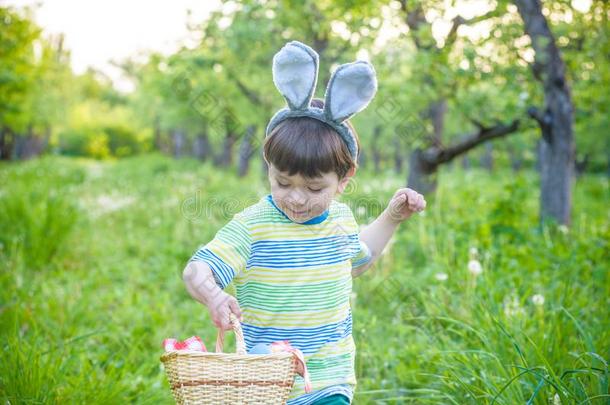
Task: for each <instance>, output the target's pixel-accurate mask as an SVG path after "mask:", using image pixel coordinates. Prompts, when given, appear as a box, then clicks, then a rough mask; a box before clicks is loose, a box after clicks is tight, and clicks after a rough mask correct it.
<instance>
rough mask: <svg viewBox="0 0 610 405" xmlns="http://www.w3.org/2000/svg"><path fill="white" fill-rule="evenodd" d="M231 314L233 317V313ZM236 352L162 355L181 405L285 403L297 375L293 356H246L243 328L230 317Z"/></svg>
mask: <svg viewBox="0 0 610 405" xmlns="http://www.w3.org/2000/svg"><path fill="white" fill-rule="evenodd" d="M231 315H232V314H231ZM231 322H232V325H233V330H234V332H235V341H236V346H237V350H236V353H223V352H222V350H223V344H224V333H223V331H222V330H220V329H219V330H218V337H217V339H216V353H207V352H196V351H172V352H167V353H165V354H164V355H162V356H161V361H162V362H163V364H164V366H165V371H166V373H167V378H168V380H169V383H170V387H171V389H172V393H173V395H174V399H175V400H176V402H177V403H178V404H214V405H216V404H285V403H286V401H287V399H288V396H289V395H290V391H291V390H292V386H293V384H294V377H295V373H296V359H295V357H294V355H293V354H292V353H286V352H282V353H273V354H246V350H245V347H246V345H245V343H244V336H243V333H242V330H241V325H240V323H239V321H238V320H237V318H235V316H233V315H232V316H231Z"/></svg>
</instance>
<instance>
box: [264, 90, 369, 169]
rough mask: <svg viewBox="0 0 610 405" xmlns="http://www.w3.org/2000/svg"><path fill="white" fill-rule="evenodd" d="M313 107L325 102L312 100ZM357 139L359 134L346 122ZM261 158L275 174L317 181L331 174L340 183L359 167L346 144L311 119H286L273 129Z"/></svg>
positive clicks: (322, 104)
mask: <svg viewBox="0 0 610 405" xmlns="http://www.w3.org/2000/svg"><path fill="white" fill-rule="evenodd" d="M310 105H311V106H312V107H317V108H324V101H322V100H320V99H318V98H314V99H313V100H311V104H310ZM345 123H346V124H347V125H348V126H349V127H350V129H351V130H352V133H353V134H354V136H355V137H356V144H357V145H358V151H360V142H359V140H358V134H356V131H355V130H354V128H353V127H352V125H351V123H350V122H349V121H345ZM264 157H265V160H266V161H267V162H268V163H272V164H273V165H274V166H275V167H276V168H277V169H278V170H280V171H282V172H288V174H289V175H291V176H293V175H295V174H297V173H299V174H300V175H302V176H305V177H320V176H322V174H323V173H328V172H331V171H334V172H335V173H337V176H338V177H339V179H342V178H344V177H345V176H346V174H347V173H348V172H349V170H350V169H351V168H356V167H357V166H358V165H357V163H356V162H354V161H353V159H352V157H351V155H350V153H349V149H348V148H347V145H346V144H345V141H343V139H341V135H339V134H338V133H337V131H335V130H334V129H333V128H332V127H331V126H330V125H328V124H326V123H324V122H322V121H320V120H317V119H315V118H311V117H295V118H287V119H286V120H284V121H282V122H281V123H279V124H278V126H276V127H275V128H274V129H273V131H271V133H270V134H269V136H268V137H267V139H266V140H265V147H264Z"/></svg>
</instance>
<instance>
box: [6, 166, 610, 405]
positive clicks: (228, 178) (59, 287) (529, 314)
mask: <svg viewBox="0 0 610 405" xmlns="http://www.w3.org/2000/svg"><path fill="white" fill-rule="evenodd" d="M380 179H381V180H380ZM0 181H1V182H2V184H3V185H5V184H6V187H3V188H2V195H1V197H0V205H2V208H3V209H2V210H0V218H1V222H0V236H1V238H2V245H1V248H0V302H1V303H2V304H1V305H2V310H1V311H0V341H2V345H1V346H0V350H1V352H2V355H1V356H0V398H2V399H3V400H4V401H10V402H11V403H21V402H27V401H30V402H33V401H38V402H45V403H74V402H75V403H82V402H86V403H100V404H102V403H122V402H138V403H162V402H169V401H171V395H170V390H169V387H168V385H167V382H166V379H165V376H164V374H163V371H162V370H161V368H160V362H159V355H160V354H161V350H162V349H161V347H160V344H161V342H162V340H163V339H164V338H166V337H169V336H174V337H181V338H184V337H188V336H191V335H195V334H197V335H200V336H202V337H203V339H204V341H205V342H206V344H207V345H208V347H209V346H213V341H214V339H215V336H216V333H215V329H214V326H213V324H212V322H211V321H210V319H209V316H208V314H207V311H206V310H205V308H203V307H202V306H201V304H199V303H197V302H195V301H194V300H192V299H191V298H190V297H189V296H188V294H187V292H186V291H185V289H184V286H183V283H182V280H181V277H180V273H181V271H182V268H183V267H184V265H185V263H186V260H188V257H190V255H191V254H192V253H193V252H194V250H195V249H196V248H197V247H198V246H199V245H200V244H203V243H205V242H206V241H208V240H210V238H211V237H213V235H214V233H215V232H216V231H217V230H218V229H219V228H220V227H221V226H222V225H223V224H224V223H226V221H228V220H229V219H230V218H231V217H232V215H233V214H234V213H236V212H238V211H240V210H241V209H242V208H244V207H245V206H248V205H250V204H253V203H254V202H255V201H257V200H258V198H259V196H260V195H262V194H263V193H266V192H267V191H266V190H267V185H266V182H265V180H264V179H262V178H261V177H259V175H258V173H257V174H256V175H253V174H252V175H250V176H248V177H246V178H244V179H240V180H238V179H236V178H235V177H234V176H233V175H232V174H231V173H230V172H226V171H222V170H218V169H217V168H214V167H212V166H211V165H209V164H204V165H201V164H199V163H198V162H196V161H194V160H190V159H183V160H178V161H175V160H171V159H168V158H166V157H162V156H159V155H144V156H138V157H133V158H128V159H121V160H118V161H112V162H99V161H95V160H80V159H79V160H77V159H68V158H62V157H52V158H45V159H40V160H34V161H29V162H25V163H19V164H11V165H4V166H0ZM536 181H537V180H536V176H535V174H533V173H532V172H529V171H523V173H522V174H521V175H519V176H517V177H515V176H513V175H512V174H510V173H506V172H501V171H498V172H496V173H495V174H490V173H488V172H485V171H478V170H471V171H468V172H463V171H461V170H457V169H455V170H453V171H452V172H448V173H446V174H444V175H443V176H442V177H440V184H439V190H438V193H437V194H436V195H435V196H433V197H430V198H428V207H427V209H426V211H425V214H423V215H416V216H415V217H413V218H412V219H410V220H409V221H408V222H406V223H404V224H403V225H401V226H400V228H399V229H398V231H397V233H396V234H395V236H394V239H393V241H394V242H393V245H392V247H391V249H389V250H388V251H387V252H386V253H384V254H383V256H382V257H381V258H380V259H379V260H380V261H379V262H378V263H377V264H376V265H375V266H374V268H372V269H370V270H369V272H367V273H365V274H364V275H362V276H361V277H360V278H357V279H355V280H354V293H355V294H354V296H353V298H352V304H353V310H354V332H353V333H354V338H355V341H356V345H357V348H358V351H357V353H358V354H357V359H356V369H357V376H358V384H359V385H358V388H357V393H356V399H355V403H358V404H369V403H371V404H373V403H429V404H436V403H454V404H470V403H472V404H480V403H483V404H486V403H488V404H491V403H496V404H514V403H527V401H530V403H533V404H540V405H542V404H547V403H548V401H553V398H555V396H556V395H557V396H558V397H559V398H560V400H561V403H564V404H567V403H580V402H584V403H587V402H586V401H589V402H590V403H595V402H597V403H602V402H603V401H600V399H601V400H603V399H605V397H603V395H607V392H608V379H607V375H608V372H607V362H608V353H609V350H610V347H609V346H608V342H609V341H610V335H609V331H610V325H609V319H608V317H607V297H608V296H609V295H610V291H609V286H610V280H608V276H609V274H610V272H609V271H608V263H609V262H610V260H609V257H608V252H609V251H610V246H609V244H610V228H609V227H608V223H609V221H608V219H609V218H608V211H607V204H606V200H607V198H606V196H607V195H608V191H609V186H608V181H607V179H606V178H604V177H599V176H591V175H585V176H583V177H581V178H580V179H579V180H578V181H577V182H576V185H575V187H576V189H575V193H574V196H575V200H574V224H573V226H572V227H571V228H565V227H556V226H547V225H545V226H544V227H539V226H538V224H537V217H538V215H537V207H538V201H537V200H538V196H537V194H536V193H535V192H534V193H532V192H531V191H532V190H535V189H536V188H537V185H536ZM402 182H403V180H402V179H400V178H395V177H392V176H391V174H390V173H384V176H383V177H380V176H379V175H374V174H372V173H369V172H367V171H360V172H359V173H358V174H357V176H356V179H355V184H354V185H353V187H349V188H348V192H347V194H345V195H344V196H342V197H341V200H342V201H344V202H346V203H348V204H349V205H350V206H351V208H352V210H353V211H354V213H355V214H356V216H357V218H358V220H359V222H360V223H363V224H364V223H367V222H369V221H371V220H372V219H373V218H374V217H375V216H376V215H377V214H378V213H379V212H380V211H381V210H382V209H383V208H384V206H385V204H386V203H387V200H388V199H389V198H390V196H391V195H392V194H393V192H394V191H395V189H396V188H398V187H401V186H402ZM235 190H239V196H237V195H236V192H235ZM58 199H59V200H60V201H61V203H57V201H58ZM7 207H8V209H7ZM68 217H69V219H68ZM45 218H50V219H45ZM27 240H29V241H30V242H27V243H29V245H28V246H30V248H25V246H26V242H25V241H27ZM11 241H12V242H11ZM47 244H52V246H53V248H51V247H47ZM472 248H476V249H477V253H474V252H471V251H472ZM473 254H474V256H475V257H476V258H477V260H479V262H480V264H481V267H482V270H483V271H482V273H481V274H480V275H478V276H475V275H474V274H473V273H471V272H470V271H469V270H468V266H469V264H468V261H469V259H471V258H472V257H473ZM32 263H38V265H37V266H33V265H32ZM541 297H543V298H541ZM542 301H543V302H542ZM229 339H232V338H231V337H229ZM232 344H233V342H232V341H231V340H230V341H229V342H227V347H232ZM595 397H597V398H598V399H597V400H596V399H594V398H595ZM587 398H588V399H587ZM494 401H495V402H494Z"/></svg>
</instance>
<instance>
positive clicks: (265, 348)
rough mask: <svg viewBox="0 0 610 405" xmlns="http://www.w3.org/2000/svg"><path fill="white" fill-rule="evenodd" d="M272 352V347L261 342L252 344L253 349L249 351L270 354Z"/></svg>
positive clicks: (250, 352)
mask: <svg viewBox="0 0 610 405" xmlns="http://www.w3.org/2000/svg"><path fill="white" fill-rule="evenodd" d="M269 353H271V348H270V347H269V345H268V344H267V343H259V344H256V345H254V346H252V349H250V351H249V352H248V354H269Z"/></svg>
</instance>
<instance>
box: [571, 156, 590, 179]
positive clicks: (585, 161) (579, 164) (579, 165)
mask: <svg viewBox="0 0 610 405" xmlns="http://www.w3.org/2000/svg"><path fill="white" fill-rule="evenodd" d="M589 158H590V154H588V153H585V155H584V156H583V158H582V159H578V158H576V159H575V161H574V169H575V170H576V177H577V178H578V177H580V176H582V175H583V174H585V171H586V170H587V166H589Z"/></svg>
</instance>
